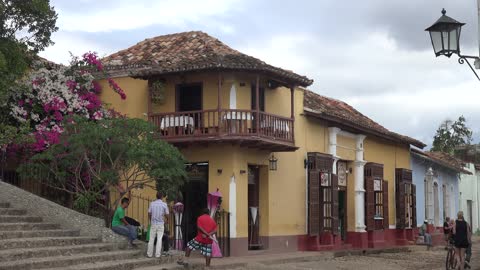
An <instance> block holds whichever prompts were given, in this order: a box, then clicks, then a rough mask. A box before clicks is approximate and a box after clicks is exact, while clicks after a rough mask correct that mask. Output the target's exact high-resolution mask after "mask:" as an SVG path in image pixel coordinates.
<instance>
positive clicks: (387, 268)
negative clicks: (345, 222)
mask: <svg viewBox="0 0 480 270" xmlns="http://www.w3.org/2000/svg"><path fill="white" fill-rule="evenodd" d="M479 250H480V242H479V241H476V242H475V243H474V246H473V255H472V261H471V266H472V269H480V259H479V257H478V255H477V256H476V254H478V251H479ZM445 256H446V251H445V250H444V249H443V248H441V247H436V248H435V249H434V250H432V251H427V250H426V248H425V247H421V246H418V247H412V249H411V252H402V253H384V254H372V255H366V256H345V257H338V258H329V259H325V260H321V261H312V262H296V263H287V264H275V265H268V266H265V265H260V264H258V265H252V266H251V267H249V269H259V270H260V269H285V270H286V269H298V270H307V269H312V270H313V269H316V270H330V269H345V270H347V269H355V270H367V269H368V270H370V269H383V270H400V269H402V270H417V269H435V270H436V269H445Z"/></svg>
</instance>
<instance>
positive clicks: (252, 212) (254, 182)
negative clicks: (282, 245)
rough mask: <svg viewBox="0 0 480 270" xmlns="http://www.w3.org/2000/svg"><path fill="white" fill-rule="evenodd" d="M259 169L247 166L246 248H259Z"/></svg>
mask: <svg viewBox="0 0 480 270" xmlns="http://www.w3.org/2000/svg"><path fill="white" fill-rule="evenodd" d="M259 182H260V169H259V167H258V166H248V248H249V249H259V248H261V246H262V245H261V243H260V235H259V234H260V215H261V213H260V208H259V206H260V187H259Z"/></svg>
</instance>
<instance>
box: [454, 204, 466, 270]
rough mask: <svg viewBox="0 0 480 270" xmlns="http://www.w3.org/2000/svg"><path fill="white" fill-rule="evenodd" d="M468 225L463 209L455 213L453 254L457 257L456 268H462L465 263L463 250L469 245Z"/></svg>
mask: <svg viewBox="0 0 480 270" xmlns="http://www.w3.org/2000/svg"><path fill="white" fill-rule="evenodd" d="M468 232H469V226H468V224H467V222H466V221H465V219H464V217H463V211H459V212H458V214H457V220H456V221H455V226H454V227H453V234H454V240H455V256H456V257H457V263H458V264H457V265H458V269H460V270H463V269H464V264H465V251H466V249H467V247H468V245H469V233H468Z"/></svg>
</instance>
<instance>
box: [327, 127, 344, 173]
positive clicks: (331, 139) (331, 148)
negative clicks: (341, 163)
mask: <svg viewBox="0 0 480 270" xmlns="http://www.w3.org/2000/svg"><path fill="white" fill-rule="evenodd" d="M340 131H341V130H340V129H339V128H337V127H330V128H328V153H329V154H330V155H332V156H333V168H332V173H333V174H337V161H338V157H337V135H338V133H339V132H340Z"/></svg>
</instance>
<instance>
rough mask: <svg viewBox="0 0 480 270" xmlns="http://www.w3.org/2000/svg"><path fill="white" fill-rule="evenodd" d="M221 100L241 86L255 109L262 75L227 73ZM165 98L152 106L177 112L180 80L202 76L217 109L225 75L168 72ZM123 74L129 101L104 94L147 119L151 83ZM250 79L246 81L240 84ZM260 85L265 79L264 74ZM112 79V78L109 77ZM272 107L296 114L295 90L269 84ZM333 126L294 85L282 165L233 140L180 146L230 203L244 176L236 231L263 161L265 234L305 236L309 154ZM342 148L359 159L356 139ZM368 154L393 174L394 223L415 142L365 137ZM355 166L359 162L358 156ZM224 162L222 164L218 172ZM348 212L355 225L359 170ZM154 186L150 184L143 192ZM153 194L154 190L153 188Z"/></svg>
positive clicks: (240, 230) (345, 140)
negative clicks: (252, 170)
mask: <svg viewBox="0 0 480 270" xmlns="http://www.w3.org/2000/svg"><path fill="white" fill-rule="evenodd" d="M222 78H223V79H222V89H221V91H222V97H221V98H222V107H223V108H228V107H229V95H230V93H229V92H230V87H231V86H232V84H235V85H236V87H237V109H250V91H251V90H250V89H251V83H252V82H254V81H255V77H254V76H251V75H248V74H244V73H238V74H237V73H236V74H232V73H225V74H223V75H222ZM165 79H166V80H167V86H166V87H167V91H166V102H165V104H163V105H158V104H157V105H154V106H153V112H173V111H175V85H176V84H180V83H194V82H202V83H203V89H204V90H203V95H204V96H203V101H204V109H216V108H217V83H218V74H215V73H210V74H208V73H193V74H187V75H185V76H182V77H181V76H166V77H165ZM116 81H117V82H118V83H119V85H120V86H121V87H122V88H123V89H124V90H125V92H126V94H127V100H125V101H122V100H120V98H119V97H118V95H116V94H115V93H113V91H112V90H110V89H108V86H107V87H104V91H103V92H102V95H101V97H102V100H103V101H105V102H107V103H111V104H112V106H113V107H114V108H115V109H117V110H119V111H120V112H122V113H126V114H127V115H128V116H129V117H139V118H144V116H143V114H144V113H146V112H147V82H146V81H144V80H135V79H131V78H118V79H116ZM241 84H242V85H244V86H240V85H241ZM261 84H263V85H264V84H265V81H264V80H262V81H261ZM102 85H103V86H105V85H106V84H105V82H102ZM265 95H266V97H265V100H266V111H267V112H270V113H275V114H277V115H282V116H286V117H289V116H290V90H289V89H286V88H278V89H274V90H272V89H266V94H265ZM328 143H329V142H328V125H327V123H326V122H324V121H321V120H318V119H313V118H307V117H305V116H304V115H303V90H301V89H296V90H295V144H296V146H297V147H298V148H299V149H298V150H297V151H295V152H286V153H275V156H276V157H277V158H278V170H277V171H269V170H267V169H266V168H267V167H266V165H267V164H268V157H269V155H270V153H269V152H267V151H261V150H258V149H252V148H241V147H239V146H234V145H231V144H220V145H219V144H211V145H209V146H208V147H200V146H191V147H189V148H186V149H181V151H182V153H183V154H184V156H185V158H186V159H187V160H188V161H190V162H203V161H208V162H209V191H215V190H216V189H217V188H219V189H220V192H222V194H223V195H224V199H223V203H222V205H223V207H224V208H225V209H226V210H228V209H229V194H228V192H229V184H230V180H231V177H232V175H235V177H236V183H237V194H236V196H237V201H236V204H237V208H236V211H237V237H247V234H248V226H247V224H248V212H247V211H248V209H247V197H248V188H247V187H248V176H247V173H244V174H240V170H245V171H247V172H248V165H249V164H252V165H260V166H262V167H261V168H262V169H261V173H260V174H261V177H260V194H261V195H260V215H261V217H260V222H261V223H260V226H261V229H260V230H261V235H269V236H276V235H303V234H305V233H306V219H307V217H306V171H305V169H304V159H305V157H306V153H307V152H321V153H328ZM337 144H338V145H339V146H338V147H337V155H338V156H339V157H340V158H341V159H343V160H347V161H351V160H354V159H355V151H354V150H353V149H354V147H355V142H354V140H353V138H349V137H343V136H338V138H337ZM364 149H365V160H366V161H369V162H377V163H381V164H384V174H385V175H384V177H385V179H386V180H388V181H389V223H390V224H395V214H394V213H395V206H394V174H395V168H410V154H409V148H408V146H406V145H402V146H401V145H396V144H394V143H390V142H386V141H383V140H380V139H376V138H374V137H369V136H368V135H367V138H366V139H365V143H364ZM347 166H348V168H355V166H354V164H353V162H348V163H347ZM217 169H222V173H221V174H218V173H217ZM347 181H348V182H347V183H348V188H347V210H348V212H347V216H348V225H347V226H348V230H349V231H353V230H354V227H355V224H354V217H355V212H354V211H355V207H354V204H353V203H354V190H353V187H354V183H353V181H354V180H353V175H349V176H348V180H347ZM144 192H147V191H144ZM148 193H149V194H148V195H149V196H150V192H148Z"/></svg>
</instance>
